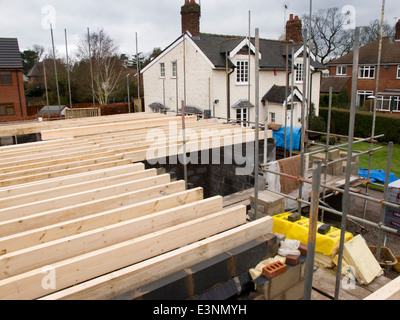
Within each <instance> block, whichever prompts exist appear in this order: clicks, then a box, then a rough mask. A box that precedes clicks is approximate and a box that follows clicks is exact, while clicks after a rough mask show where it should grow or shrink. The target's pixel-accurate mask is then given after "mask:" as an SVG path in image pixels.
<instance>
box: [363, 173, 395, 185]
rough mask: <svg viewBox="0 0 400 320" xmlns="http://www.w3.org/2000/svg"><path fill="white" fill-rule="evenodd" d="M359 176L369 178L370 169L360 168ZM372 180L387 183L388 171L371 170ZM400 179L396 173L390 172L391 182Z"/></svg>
mask: <svg viewBox="0 0 400 320" xmlns="http://www.w3.org/2000/svg"><path fill="white" fill-rule="evenodd" d="M358 176H359V177H361V178H368V170H367V169H359V170H358ZM369 177H370V179H371V182H380V183H382V184H384V183H385V179H386V172H385V171H383V170H371V172H370V175H369ZM397 180H399V178H397V177H396V176H395V175H394V173H390V176H389V183H392V182H394V181H397Z"/></svg>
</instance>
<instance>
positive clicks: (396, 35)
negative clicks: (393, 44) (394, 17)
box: [394, 19, 400, 41]
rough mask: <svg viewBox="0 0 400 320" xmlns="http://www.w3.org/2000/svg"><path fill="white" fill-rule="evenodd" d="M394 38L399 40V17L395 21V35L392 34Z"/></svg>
mask: <svg viewBox="0 0 400 320" xmlns="http://www.w3.org/2000/svg"><path fill="white" fill-rule="evenodd" d="M394 39H395V40H396V41H400V19H399V21H397V23H396V34H395V36H394Z"/></svg>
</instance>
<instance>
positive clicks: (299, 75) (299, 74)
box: [296, 62, 304, 83]
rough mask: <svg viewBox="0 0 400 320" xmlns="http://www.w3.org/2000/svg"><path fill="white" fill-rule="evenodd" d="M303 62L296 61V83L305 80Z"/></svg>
mask: <svg viewBox="0 0 400 320" xmlns="http://www.w3.org/2000/svg"><path fill="white" fill-rule="evenodd" d="M303 71H304V69H303V62H298V63H296V83H302V82H303V76H304V75H303V73H304V72H303Z"/></svg>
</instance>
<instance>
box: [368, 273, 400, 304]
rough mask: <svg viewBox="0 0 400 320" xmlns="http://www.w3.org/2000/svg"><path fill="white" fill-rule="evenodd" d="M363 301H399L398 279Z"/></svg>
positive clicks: (399, 283)
mask: <svg viewBox="0 0 400 320" xmlns="http://www.w3.org/2000/svg"><path fill="white" fill-rule="evenodd" d="M364 300H400V277H398V278H396V279H394V280H392V281H390V282H389V283H387V284H386V285H384V286H383V287H382V288H380V289H378V290H377V291H375V292H374V293H372V294H370V295H369V296H367V297H365V299H364Z"/></svg>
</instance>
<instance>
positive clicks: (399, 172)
mask: <svg viewBox="0 0 400 320" xmlns="http://www.w3.org/2000/svg"><path fill="white" fill-rule="evenodd" d="M370 146H371V144H370V143H368V142H360V143H356V144H354V146H353V150H357V151H367V150H369V149H370ZM378 147H382V149H380V150H378V151H375V152H374V154H373V156H372V163H371V170H379V169H381V170H383V171H385V172H386V166H387V161H388V158H387V157H388V144H387V143H379V144H378V143H374V148H378ZM368 166H369V155H368V154H364V155H361V156H360V169H368ZM390 172H392V173H394V174H395V175H396V177H398V178H400V145H398V144H394V145H393V153H392V160H391V167H390Z"/></svg>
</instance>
